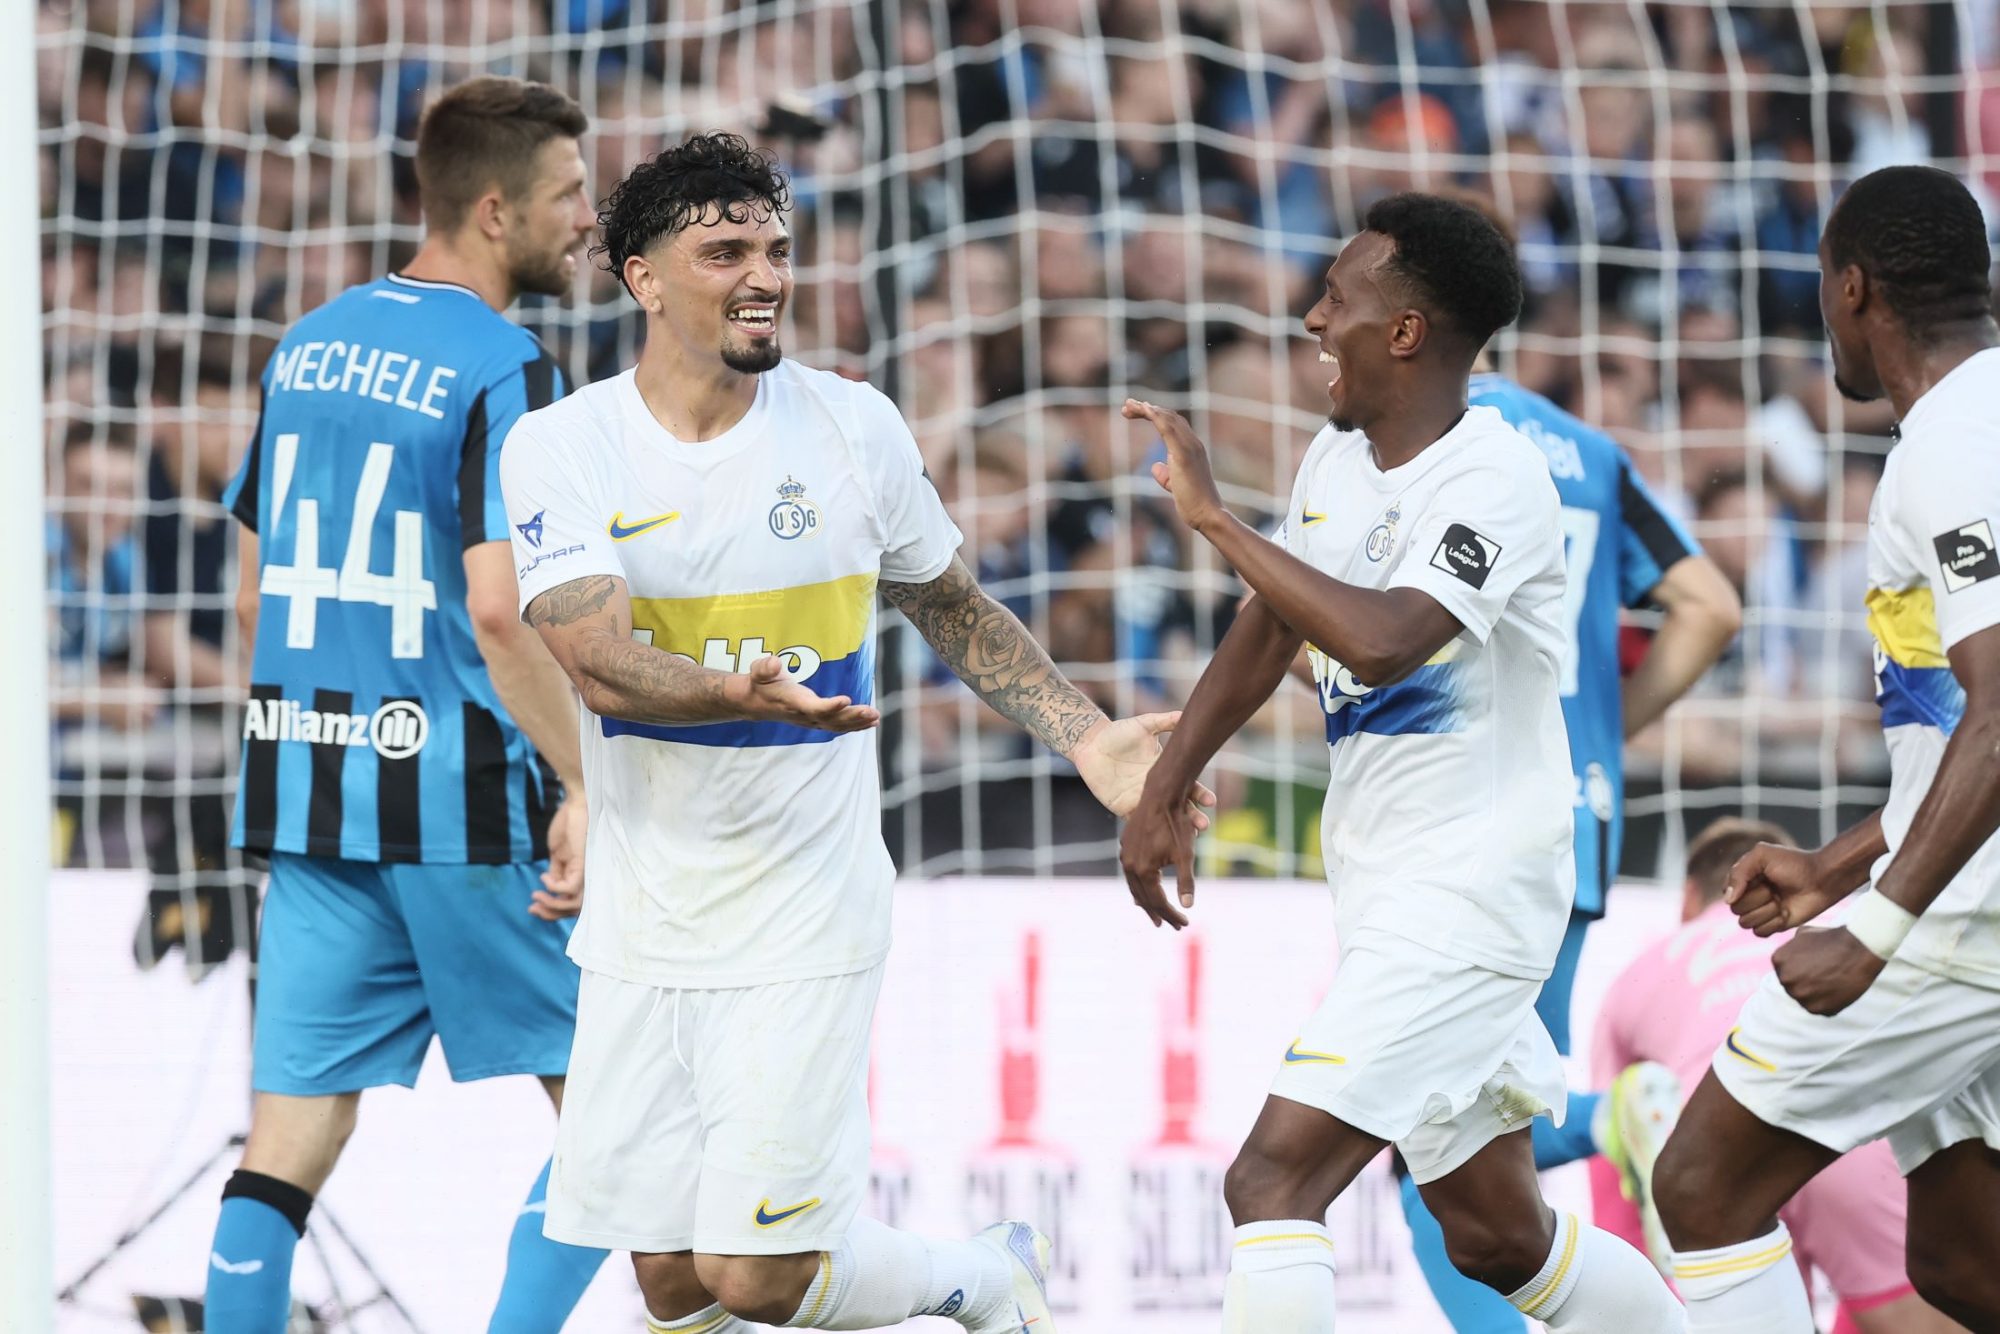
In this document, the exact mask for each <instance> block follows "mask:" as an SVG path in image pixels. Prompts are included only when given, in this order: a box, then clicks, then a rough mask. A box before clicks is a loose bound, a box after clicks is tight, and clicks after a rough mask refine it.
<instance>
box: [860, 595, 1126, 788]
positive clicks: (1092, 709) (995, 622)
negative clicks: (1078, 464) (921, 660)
mask: <svg viewBox="0 0 2000 1334" xmlns="http://www.w3.org/2000/svg"><path fill="white" fill-rule="evenodd" d="M882 593H883V596H885V597H887V598H888V599H889V601H890V602H891V603H892V604H893V605H894V606H895V607H896V609H897V610H898V611H900V612H902V613H903V615H904V616H906V617H908V618H909V621H910V624H911V625H913V626H915V627H916V629H917V633H918V634H920V635H922V636H923V637H924V638H925V639H926V640H928V641H929V642H930V646H931V647H932V648H934V649H936V650H937V653H938V656H939V657H941V658H943V659H944V661H945V665H946V666H948V667H950V668H951V669H952V671H954V672H956V673H957V674H958V679H959V680H961V681H963V682H965V683H966V684H967V685H969V686H971V687H972V688H973V690H975V691H977V692H978V694H979V697H980V698H981V699H983V700H985V701H986V702H987V704H988V705H990V706H991V707H992V708H993V711H994V712H995V713H998V714H999V715H1000V716H1001V717H1003V718H1006V719H1008V720H1009V721H1011V722H1013V723H1015V724H1017V725H1019V726H1020V727H1022V728H1023V729H1025V730H1026V731H1027V732H1028V733H1029V734H1030V735H1032V736H1034V737H1035V738H1037V739H1038V740H1040V741H1041V742H1042V744H1043V745H1045V746H1047V747H1048V748H1049V749H1050V750H1052V751H1054V752H1055V753H1056V754H1058V755H1067V754H1069V753H1070V752H1071V751H1072V750H1074V749H1076V745H1077V743H1078V742H1079V741H1081V740H1082V739H1083V735H1084V733H1086V732H1088V731H1089V730H1090V729H1091V728H1092V727H1093V726H1095V725H1096V724H1097V723H1098V722H1100V721H1102V720H1103V718H1104V711H1103V710H1101V709H1099V708H1098V707H1097V706H1096V705H1095V704H1093V703H1091V702H1090V700H1089V698H1087V697H1086V696H1085V695H1084V694H1083V692H1082V691H1080V690H1078V689H1077V688H1076V687H1075V686H1073V685H1071V684H1070V683H1069V681H1068V680H1067V679H1065V678H1064V676H1063V674H1062V673H1061V672H1060V671H1058V670H1056V665H1055V664H1054V663H1053V662H1051V661H1050V660H1049V655H1048V652H1047V650H1045V649H1044V648H1043V647H1042V646H1041V645H1040V644H1038V643H1036V642H1035V639H1034V636H1032V635H1030V634H1029V633H1028V630H1027V627H1026V626H1024V625H1022V624H1021V622H1020V621H1019V620H1017V619H1016V618H1015V616H1014V613H1013V612H1011V611H1008V610H1007V609H1006V608H1005V607H1003V606H1001V605H1000V604H999V603H998V602H995V601H994V600H993V599H992V598H991V597H990V596H988V595H987V593H986V592H985V590H983V589H981V588H980V587H979V583H978V581H977V580H976V579H974V578H973V577H972V571H970V570H968V569H966V567H965V562H964V561H962V560H959V559H958V558H956V557H954V558H953V559H952V562H951V566H950V567H949V568H948V569H946V570H945V572H944V573H943V574H941V575H939V576H938V577H937V578H935V579H933V580H931V582H929V583H927V584H899V583H889V582H885V583H884V584H883V585H882Z"/></svg>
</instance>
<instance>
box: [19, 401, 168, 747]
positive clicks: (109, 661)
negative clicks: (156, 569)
mask: <svg viewBox="0 0 2000 1334" xmlns="http://www.w3.org/2000/svg"><path fill="white" fill-rule="evenodd" d="M54 480H55V481H56V484H57V489H56V490H55V492H54V493H53V494H52V495H50V497H49V504H48V513H49V518H48V521H47V523H46V525H45V532H46V535H47V549H48V560H49V564H48V577H49V619H50V626H49V643H50V648H51V651H52V652H53V654H54V658H55V660H54V662H53V663H52V664H51V667H52V671H53V676H54V679H53V681H52V683H51V690H50V701H49V707H50V712H51V714H52V715H53V716H54V717H55V718H56V719H57V720H58V722H61V723H76V722H82V721H86V720H87V721H93V722H98V723H102V724H105V725H108V726H112V727H119V728H139V727H144V726H145V725H146V724H147V723H149V722H151V721H152V718H153V715H154V713H155V712H156V710H157V707H158V704H157V700H156V697H155V695H154V693H153V691H152V690H151V689H150V688H148V686H147V684H146V682H145V680H144V678H143V677H142V676H140V675H139V674H138V673H136V672H135V671H133V670H132V652H133V645H134V641H135V639H136V638H137V628H138V627H137V624H136V622H137V614H136V611H135V609H134V594H135V592H136V591H137V583H136V581H135V570H136V567H137V564H138V551H137V543H136V542H135V541H134V536H133V533H134V528H135V526H136V520H137V517H138V500H139V456H138V451H137V450H136V449H135V448H134V447H133V443H132V437H131V435H130V433H129V432H127V431H125V430H123V429H118V428H112V427H108V426H103V425H99V426H92V425H90V424H87V423H82V422H79V423H77V425H76V426H74V427H73V428H72V429H71V431H70V433H69V436H68V438H67V439H66V440H64V441H63V447H62V458H61V471H60V472H59V473H58V474H57V475H56V477H55V479H54Z"/></svg>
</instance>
